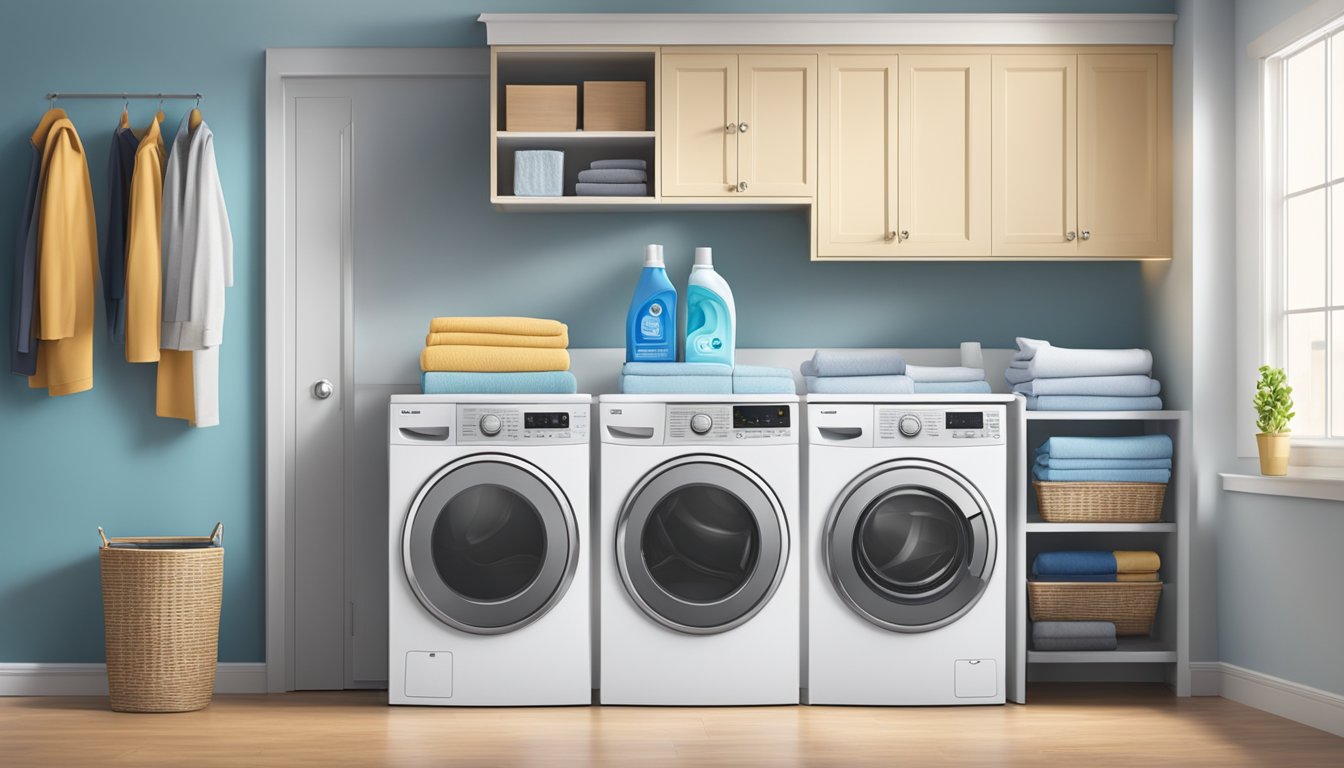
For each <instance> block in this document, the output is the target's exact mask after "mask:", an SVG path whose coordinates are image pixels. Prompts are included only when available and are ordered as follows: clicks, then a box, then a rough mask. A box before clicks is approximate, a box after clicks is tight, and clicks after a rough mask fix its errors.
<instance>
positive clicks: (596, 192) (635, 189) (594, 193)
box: [574, 182, 649, 197]
mask: <svg viewBox="0 0 1344 768" xmlns="http://www.w3.org/2000/svg"><path fill="white" fill-rule="evenodd" d="M574 194H576V195H578V196H579V197H645V196H646V195H648V194H649V186H648V185H647V184H589V183H585V182H579V183H578V184H575V185H574Z"/></svg>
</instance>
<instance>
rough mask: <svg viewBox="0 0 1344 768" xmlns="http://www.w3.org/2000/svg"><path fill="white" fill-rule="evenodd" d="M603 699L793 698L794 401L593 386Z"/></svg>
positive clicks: (703, 701) (796, 580) (707, 701)
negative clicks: (622, 391) (598, 393)
mask: <svg viewBox="0 0 1344 768" xmlns="http://www.w3.org/2000/svg"><path fill="white" fill-rule="evenodd" d="M598 422H599V423H598V429H599V434H600V436H601V449H600V452H601V472H600V475H601V491H600V501H599V514H598V516H599V519H600V521H601V523H600V525H601V531H600V539H599V543H598V546H599V547H600V549H601V556H600V561H601V567H600V579H601V586H600V588H599V590H598V592H599V595H600V610H599V614H600V620H599V624H600V641H599V646H600V647H599V657H600V659H601V662H600V673H599V687H600V691H599V696H600V698H601V701H602V703H604V704H663V705H731V704H796V703H798V683H799V635H800V630H801V624H800V613H799V598H800V594H799V591H800V586H799V585H800V574H799V566H798V541H799V532H800V531H799V528H798V520H799V515H798V507H799V504H798V502H799V498H798V476H799V465H798V399H797V398H792V397H778V396H748V395H742V396H731V395H724V396H712V395H711V396H708V397H697V396H689V395H688V396H677V395H662V396H637V395H612V396H602V397H600V398H599V400H598Z"/></svg>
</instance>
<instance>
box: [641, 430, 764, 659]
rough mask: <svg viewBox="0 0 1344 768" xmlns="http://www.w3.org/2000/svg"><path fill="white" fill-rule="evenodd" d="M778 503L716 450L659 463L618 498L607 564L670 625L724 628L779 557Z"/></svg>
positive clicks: (741, 615)
mask: <svg viewBox="0 0 1344 768" xmlns="http://www.w3.org/2000/svg"><path fill="white" fill-rule="evenodd" d="M788 537H789V534H788V526H787V525H786V523H785V519H784V509H783V507H782V506H781V505H780V502H779V499H778V498H777V497H776V496H775V494H774V492H773V491H771V490H770V488H769V486H767V485H766V484H765V482H764V481H763V480H762V479H761V478H760V477H759V476H758V475H757V474H756V473H754V472H752V471H751V470H749V469H747V468H746V467H744V466H742V465H741V464H738V463H737V462H734V461H730V460H728V459H725V458H722V457H719V456H709V455H691V456H683V457H679V458H677V459H674V460H672V461H669V462H667V463H665V464H662V465H660V466H659V467H657V468H656V469H654V470H653V471H652V472H650V473H649V474H648V475H646V476H645V477H644V479H643V480H642V481H641V482H640V483H639V485H637V486H636V487H635V488H634V490H633V491H631V493H630V495H629V496H628V497H627V499H626V503H625V506H624V508H623V509H622V510H621V516H620V518H619V520H618V522H617V527H616V542H615V544H616V563H617V566H618V568H619V570H620V574H621V580H622V581H623V582H624V583H625V587H626V590H627V591H628V592H629V594H630V597H631V598H632V599H633V600H634V601H635V603H636V604H637V605H638V606H639V607H640V609H642V610H643V611H644V613H646V614H647V615H648V616H649V617H650V618H652V619H653V620H654V621H657V622H658V623H660V624H662V625H664V626H666V627H668V628H670V629H674V630H677V631H680V632H686V633H690V634H711V633H715V632H725V631H727V630H730V629H732V628H734V627H736V626H739V625H741V624H742V623H744V622H746V621H747V620H749V619H750V618H751V617H752V616H754V615H756V613H757V612H758V611H760V610H761V608H763V607H764V606H765V604H766V603H767V602H768V601H769V600H770V597H771V595H773V594H774V592H775V589H776V588H777V587H778V586H779V582H780V579H781V578H782V577H783V575H784V567H785V565H786V563H787V562H788V551H789V538H788Z"/></svg>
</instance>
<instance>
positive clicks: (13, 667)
mask: <svg viewBox="0 0 1344 768" xmlns="http://www.w3.org/2000/svg"><path fill="white" fill-rule="evenodd" d="M265 692H266V665H265V664H263V663H222V664H220V665H219V667H218V669H217V670H216V672H215V693H265ZM106 695H107V668H106V666H104V665H102V664H0V696H106Z"/></svg>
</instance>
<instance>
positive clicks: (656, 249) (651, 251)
mask: <svg viewBox="0 0 1344 768" xmlns="http://www.w3.org/2000/svg"><path fill="white" fill-rule="evenodd" d="M644 266H646V267H661V266H663V246H661V245H654V244H652V243H650V244H649V245H646V246H644Z"/></svg>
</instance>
